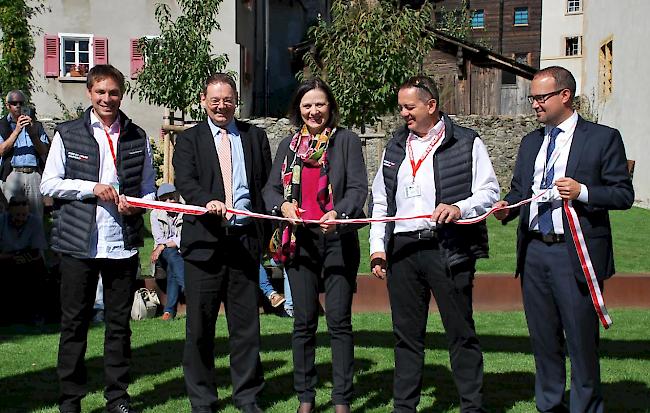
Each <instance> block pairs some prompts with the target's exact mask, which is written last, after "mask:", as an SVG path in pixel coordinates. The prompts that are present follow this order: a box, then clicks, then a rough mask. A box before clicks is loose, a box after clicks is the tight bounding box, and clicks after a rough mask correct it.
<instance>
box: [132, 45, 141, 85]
mask: <svg viewBox="0 0 650 413" xmlns="http://www.w3.org/2000/svg"><path fill="white" fill-rule="evenodd" d="M142 66H144V55H143V54H142V50H141V49H140V39H131V79H135V78H136V77H138V72H139V71H140V69H142Z"/></svg>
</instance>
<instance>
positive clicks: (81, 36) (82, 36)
mask: <svg viewBox="0 0 650 413" xmlns="http://www.w3.org/2000/svg"><path fill="white" fill-rule="evenodd" d="M94 39H95V36H94V35H92V34H87V33H59V55H60V59H59V76H60V77H70V76H69V72H66V70H65V41H66V40H88V70H90V68H92V67H93V66H94V65H95V48H94V45H93V40H94ZM78 53H79V52H78V51H75V64H85V63H79V54H78Z"/></svg>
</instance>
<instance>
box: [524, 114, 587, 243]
mask: <svg viewBox="0 0 650 413" xmlns="http://www.w3.org/2000/svg"><path fill="white" fill-rule="evenodd" d="M577 123H578V114H577V113H576V112H575V111H574V112H573V114H572V115H571V116H570V117H569V118H568V119H566V120H565V121H564V122H562V123H560V124H559V125H557V127H558V128H560V129H561V130H562V132H560V134H559V135H557V138H555V149H554V150H553V153H552V154H551V158H550V161H551V163H552V164H553V181H556V180H557V179H559V178H563V177H565V174H566V165H567V162H568V160H569V152H570V149H571V143H572V142H573V132H574V131H575V129H576V125H577ZM552 129H553V127H552V126H546V131H545V133H546V134H545V135H544V141H543V142H542V146H541V148H539V152H538V153H537V158H535V172H534V173H533V189H534V190H538V189H540V188H541V184H542V178H543V175H544V166H545V164H546V149H547V148H548V144H549V142H550V141H551V137H550V133H551V130H552ZM556 157H557V160H556V161H555V162H554V163H553V159H555V158H556ZM550 166H551V165H547V166H546V167H547V169H549V168H550ZM580 188H581V190H580V195H578V201H581V202H584V203H586V202H587V199H588V197H589V192H588V190H587V187H586V186H585V185H584V184H581V185H580ZM552 197H553V201H552V203H551V209H552V213H551V214H552V215H551V216H552V218H553V232H555V233H556V234H564V225H563V224H562V198H560V193H559V192H558V190H557V187H556V186H553V190H552ZM538 210H539V202H536V201H534V202H531V203H530V220H529V223H530V226H529V228H530V229H531V230H534V231H539V224H538V220H539V217H538V215H537V211H538Z"/></svg>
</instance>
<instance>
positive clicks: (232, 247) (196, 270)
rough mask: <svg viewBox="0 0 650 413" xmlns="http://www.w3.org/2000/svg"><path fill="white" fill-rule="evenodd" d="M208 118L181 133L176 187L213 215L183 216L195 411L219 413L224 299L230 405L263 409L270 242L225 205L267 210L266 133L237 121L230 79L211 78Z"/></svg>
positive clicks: (204, 98)
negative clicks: (217, 336)
mask: <svg viewBox="0 0 650 413" xmlns="http://www.w3.org/2000/svg"><path fill="white" fill-rule="evenodd" d="M201 105H202V106H203V107H204V108H205V110H206V112H207V114H208V120H207V121H205V122H201V123H199V124H198V125H196V126H195V127H193V128H191V129H189V130H187V131H185V132H184V133H182V134H181V135H179V136H178V139H177V142H176V150H175V155H174V168H175V170H176V187H177V188H178V190H179V192H180V194H181V195H182V197H183V198H184V199H185V201H186V202H187V203H188V204H193V205H201V206H205V207H206V208H207V209H208V210H209V213H207V214H205V215H202V216H191V215H190V216H186V217H185V219H184V222H183V229H182V237H181V254H182V255H183V258H184V260H185V287H186V289H185V291H186V298H187V331H186V341H185V352H184V355H183V369H184V372H185V384H186V386H187V392H188V396H189V399H190V402H191V404H192V412H193V413H199V412H200V413H208V412H215V411H216V409H217V400H218V399H217V386H216V382H215V371H214V332H215V322H216V319H217V313H218V311H219V307H220V305H221V303H222V302H223V303H224V305H225V308H226V317H227V320H228V332H229V335H230V349H229V353H230V373H231V378H232V386H233V392H232V393H233V400H234V403H235V405H236V406H237V407H238V408H239V409H240V410H241V411H242V412H246V413H249V412H261V410H260V408H259V407H258V406H257V396H258V394H259V393H260V391H261V390H262V387H263V386H264V377H263V373H262V364H261V362H260V356H259V351H260V331H259V329H260V325H259V315H258V307H257V288H258V287H257V284H258V271H259V263H260V257H261V251H262V245H263V242H264V239H265V233H266V231H265V227H264V224H263V223H262V222H261V221H260V220H251V219H249V218H246V217H243V216H232V214H230V213H228V212H227V211H226V210H227V209H228V208H236V209H245V210H249V211H254V212H263V211H264V201H263V200H262V195H261V190H262V187H263V185H264V183H265V182H266V180H267V177H268V174H269V170H270V167H271V150H270V148H269V142H268V139H267V137H266V134H265V133H264V131H262V130H260V129H258V128H256V127H255V126H252V125H250V124H247V123H244V122H240V121H238V120H235V119H234V115H235V108H236V105H237V88H236V86H235V83H234V81H233V80H232V78H231V77H229V76H228V75H225V74H221V73H220V74H215V75H212V76H210V77H209V78H208V79H207V81H206V83H205V86H204V89H203V92H202V94H201Z"/></svg>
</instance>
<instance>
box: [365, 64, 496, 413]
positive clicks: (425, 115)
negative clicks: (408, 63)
mask: <svg viewBox="0 0 650 413" xmlns="http://www.w3.org/2000/svg"><path fill="white" fill-rule="evenodd" d="M397 100H398V104H399V108H400V115H401V116H402V118H403V119H404V121H405V122H406V125H405V126H404V127H402V128H400V129H398V130H397V131H396V132H395V133H394V134H393V137H392V139H391V140H390V141H389V142H388V144H387V146H386V149H385V151H384V156H383V167H382V168H380V169H379V171H378V172H377V176H376V177H375V180H374V182H373V185H372V195H373V209H372V217H373V218H381V217H386V216H408V215H422V214H431V218H430V219H419V220H408V221H398V222H395V223H388V224H385V223H373V224H372V226H371V228H370V253H371V256H370V259H371V264H370V266H371V269H372V273H373V274H374V275H375V277H377V278H380V279H384V278H387V285H388V294H389V298H390V304H391V312H392V318H393V332H394V335H395V339H396V344H395V376H394V384H393V396H394V410H393V411H394V412H415V411H416V408H417V405H418V404H419V402H420V392H421V389H422V370H423V367H424V338H425V335H426V323H427V316H428V310H429V300H430V298H431V294H432V293H433V296H434V297H435V299H436V303H437V304H438V309H439V310H440V316H441V318H442V323H443V325H444V328H445V333H446V336H447V341H448V343H449V356H450V359H451V368H452V375H453V377H454V381H455V383H456V387H457V389H458V393H459V395H460V411H461V412H483V411H484V409H483V355H482V353H481V348H480V346H479V342H478V339H477V337H476V332H475V329H474V320H473V318H472V285H473V279H474V272H475V263H476V260H477V259H478V258H486V257H487V255H488V254H487V253H488V238H487V228H486V226H485V223H479V224H472V225H457V224H454V221H456V220H458V219H460V218H470V217H474V216H477V215H480V214H482V213H483V212H485V211H486V209H487V208H489V207H490V206H492V204H493V203H494V201H495V200H496V199H498V198H499V184H498V182H497V179H496V176H495V174H494V169H493V168H492V163H491V162H490V158H489V157H488V153H487V149H486V148H485V145H484V144H483V142H482V141H481V139H480V138H479V137H478V135H477V133H476V132H475V131H473V130H471V129H467V128H463V127H461V126H458V125H456V124H454V123H453V122H452V121H451V119H449V117H448V116H447V115H444V114H442V113H441V112H440V111H439V106H438V103H439V101H438V90H437V88H436V85H435V83H434V82H433V80H431V79H430V78H428V77H426V76H415V77H413V78H411V79H408V80H407V81H406V82H405V83H404V84H402V86H401V87H400V88H399V92H398V95H397Z"/></svg>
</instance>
